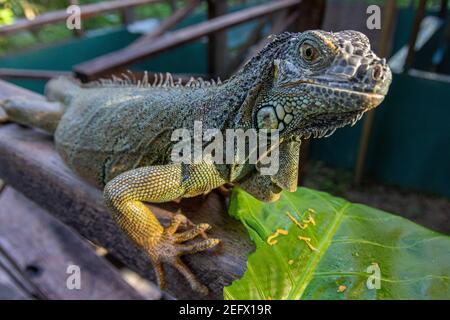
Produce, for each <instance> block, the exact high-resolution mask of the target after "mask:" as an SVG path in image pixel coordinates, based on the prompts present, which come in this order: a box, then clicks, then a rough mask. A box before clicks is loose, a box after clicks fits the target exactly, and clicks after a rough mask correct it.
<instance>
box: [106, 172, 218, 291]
mask: <svg viewBox="0 0 450 320" xmlns="http://www.w3.org/2000/svg"><path fill="white" fill-rule="evenodd" d="M194 174H195V172H194ZM192 177H194V178H195V176H194V175H192V176H189V178H192ZM191 183H193V182H192V181H187V179H186V173H185V172H184V174H183V168H182V166H181V165H180V164H170V165H160V166H152V167H145V168H139V169H135V170H131V171H128V172H125V173H123V174H121V175H119V176H117V177H116V178H114V179H113V180H111V181H110V182H109V183H108V184H107V185H106V186H105V190H104V197H105V200H106V203H107V205H108V206H109V208H110V209H111V210H112V212H113V216H114V218H115V220H116V221H117V223H118V224H119V226H120V227H121V228H122V229H123V230H124V231H125V233H126V234H127V235H128V236H129V237H130V238H131V239H132V240H133V241H134V242H136V243H137V244H138V245H139V246H141V247H143V248H144V249H145V250H146V251H147V253H148V254H149V257H150V259H151V261H152V265H153V266H154V269H155V272H156V276H157V279H158V282H159V285H160V286H161V287H164V285H165V279H164V272H163V268H162V263H168V264H170V265H172V266H173V267H175V268H176V269H177V270H178V271H179V272H181V273H182V274H183V275H184V276H185V278H186V279H187V280H188V281H189V284H190V285H191V287H192V288H193V289H194V290H196V291H198V292H200V293H203V294H206V293H207V289H206V287H204V286H203V285H202V284H200V283H199V282H198V281H197V280H196V279H195V276H194V275H193V274H192V273H191V272H190V271H189V270H188V269H187V267H186V266H184V265H183V264H182V263H181V260H180V259H179V257H180V256H181V255H184V254H189V253H195V252H198V251H203V250H206V249H209V248H212V247H214V246H216V245H217V244H218V243H219V240H218V239H206V240H201V241H198V242H196V243H193V244H189V245H185V244H183V243H182V242H184V241H187V240H191V239H193V238H195V237H196V236H197V235H199V234H202V233H203V232H204V231H206V230H207V229H209V228H210V226H209V225H208V224H199V225H194V226H193V227H192V229H190V230H187V231H184V232H181V233H177V230H178V228H179V226H180V225H188V226H191V225H192V223H190V221H189V220H188V219H187V218H186V217H185V216H184V215H182V214H179V213H178V214H176V215H175V216H174V217H173V218H172V221H171V223H170V225H169V226H168V227H167V228H164V227H163V226H162V225H161V224H160V223H159V221H158V219H156V217H155V216H154V214H153V213H152V212H151V211H150V209H149V208H148V207H147V206H145V205H144V203H143V202H164V201H170V200H172V199H176V198H179V197H182V196H183V195H184V194H185V193H187V192H189V191H190V190H192V189H193V188H192V187H190V184H191ZM194 187H197V185H194Z"/></svg>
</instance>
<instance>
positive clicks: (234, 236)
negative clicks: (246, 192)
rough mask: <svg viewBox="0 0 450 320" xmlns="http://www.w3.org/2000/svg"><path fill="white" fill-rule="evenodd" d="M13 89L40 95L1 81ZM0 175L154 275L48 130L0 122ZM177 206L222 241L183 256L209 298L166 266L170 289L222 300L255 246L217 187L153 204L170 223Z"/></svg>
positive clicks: (1, 93)
mask: <svg viewBox="0 0 450 320" xmlns="http://www.w3.org/2000/svg"><path fill="white" fill-rule="evenodd" d="M11 93H12V94H15V95H21V96H22V97H27V96H28V95H30V96H32V97H34V96H36V95H37V94H33V93H31V94H30V92H29V91H27V90H25V89H20V88H18V87H16V86H13V85H11V84H5V83H4V82H3V81H0V99H4V98H7V97H10V96H11V95H12V94H11ZM37 96H39V95H37ZM40 99H42V97H40ZM44 104H45V102H43V105H44ZM0 178H1V179H4V180H5V181H6V183H7V184H9V185H11V186H12V187H14V188H15V189H16V190H18V191H20V192H21V193H23V194H24V195H25V196H27V197H28V198H30V199H31V200H33V201H34V202H36V203H37V204H39V205H40V206H41V207H42V208H44V209H45V210H47V211H48V212H50V213H51V214H53V215H54V216H55V217H57V218H58V219H59V220H60V221H62V222H64V223H66V224H67V225H69V226H71V227H72V228H74V229H75V230H77V231H78V232H79V233H80V234H81V235H82V236H84V237H85V238H87V239H89V240H91V241H92V242H94V243H96V244H98V245H100V246H102V247H104V248H106V249H107V250H108V251H109V252H110V253H111V254H112V255H113V256H115V257H117V258H118V259H120V260H121V261H122V262H124V263H125V264H126V265H127V266H128V267H129V268H130V269H132V270H135V271H137V272H138V273H139V274H140V275H142V276H143V277H145V278H147V279H150V280H154V273H153V270H152V268H151V266H150V261H149V259H148V257H147V255H146V254H145V252H144V251H143V250H141V249H140V248H138V247H137V246H135V245H134V244H133V243H132V242H131V241H130V240H129V239H128V238H127V237H126V236H125V235H124V234H123V232H122V231H121V230H120V229H119V228H118V226H117V225H116V223H115V222H114V221H113V220H112V218H111V215H110V214H109V213H108V211H107V209H106V208H105V205H104V203H103V198H102V194H101V192H100V191H99V190H97V189H96V188H94V187H92V186H90V185H88V184H86V183H85V182H84V181H82V180H81V179H80V178H78V177H77V176H75V174H74V173H72V172H71V171H70V169H69V168H67V167H66V165H65V164H64V163H63V162H62V160H61V159H60V157H59V156H58V155H57V154H56V152H55V150H54V147H53V143H52V138H51V137H49V136H48V135H46V134H44V133H40V132H37V131H36V130H32V129H27V128H22V127H19V126H17V125H15V124H7V125H0ZM179 206H180V207H181V209H182V211H183V212H184V213H185V214H186V215H187V216H188V217H189V218H190V219H191V220H192V221H193V222H194V223H201V222H206V223H209V224H211V225H212V226H213V228H212V230H211V232H209V234H210V235H211V237H216V238H219V239H221V240H222V242H221V244H220V245H219V246H218V247H217V248H215V249H212V250H209V251H208V252H201V253H198V254H194V255H188V256H185V257H183V259H184V261H185V262H186V264H187V265H188V266H189V267H190V268H191V270H192V271H193V272H194V273H195V274H196V275H197V276H198V278H199V279H200V281H201V282H202V283H204V284H206V285H207V286H208V287H209V288H210V294H209V295H208V296H207V297H202V296H199V295H197V294H195V293H194V292H193V291H192V290H191V289H190V287H189V286H188V285H187V283H186V281H185V279H184V278H183V277H182V276H181V275H180V274H179V273H178V272H176V271H174V270H172V268H170V267H167V266H166V270H167V279H168V288H167V291H168V292H169V293H170V294H172V295H173V296H174V297H176V298H191V299H192V298H195V299H201V298H211V299H221V298H223V287H224V286H225V285H228V284H230V283H231V282H232V281H233V280H236V279H237V278H239V277H240V276H241V275H242V274H243V272H244V271H245V267H246V256H247V254H248V253H249V252H250V251H252V250H253V245H252V243H251V242H250V240H249V238H248V235H247V233H246V231H245V229H244V228H243V226H242V225H241V224H240V223H239V222H238V221H236V220H234V219H232V218H231V217H229V216H228V214H227V212H226V211H227V210H226V204H225V199H224V198H223V197H222V196H220V195H218V194H217V193H216V192H211V193H210V194H209V195H208V196H205V197H197V198H194V199H186V200H183V201H182V202H181V204H180V205H176V204H174V203H167V204H163V205H161V206H158V207H157V206H154V205H151V206H150V207H151V209H152V210H153V212H154V213H155V214H156V215H157V217H158V218H159V219H161V220H162V221H163V223H167V221H168V219H169V218H170V217H171V216H172V214H173V213H174V212H176V210H177V209H178V207H179Z"/></svg>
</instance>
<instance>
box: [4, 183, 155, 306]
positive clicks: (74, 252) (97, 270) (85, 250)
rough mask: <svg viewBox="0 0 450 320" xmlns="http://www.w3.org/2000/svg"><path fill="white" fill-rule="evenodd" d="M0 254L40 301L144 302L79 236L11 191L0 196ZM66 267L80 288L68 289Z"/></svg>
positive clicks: (23, 197)
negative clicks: (75, 272)
mask: <svg viewBox="0 0 450 320" xmlns="http://www.w3.org/2000/svg"><path fill="white" fill-rule="evenodd" d="M0 251H1V252H3V255H5V254H6V255H7V256H8V257H9V258H10V260H12V261H14V264H15V265H16V267H17V269H18V270H17V271H18V273H20V274H21V275H23V276H24V277H26V279H27V281H28V282H29V284H30V285H31V287H32V288H33V291H34V292H33V294H34V296H38V297H39V298H44V299H58V300H59V299H63V300H67V299H83V300H84V299H95V300H103V299H108V300H110V299H113V300H115V299H121V300H122V299H142V296H141V295H139V294H138V293H137V292H136V291H135V290H134V289H133V288H131V287H130V286H129V285H128V284H127V283H126V282H125V281H124V279H123V278H122V276H121V275H120V273H119V272H118V271H117V270H116V269H115V268H114V267H113V266H112V265H111V264H110V263H109V262H107V261H106V260H105V259H104V258H102V257H99V256H97V255H96V254H95V252H94V251H93V249H92V248H91V246H89V245H88V244H87V243H85V242H84V241H83V240H82V239H81V238H80V236H78V235H77V234H76V233H75V232H74V231H72V230H70V229H69V228H68V227H66V226H65V225H64V224H62V223H61V222H59V221H58V220H57V219H56V218H54V217H52V216H50V215H49V214H48V213H47V212H45V211H44V210H43V209H41V208H40V207H39V206H37V205H36V204H34V203H33V202H31V201H30V200H28V199H27V198H26V197H25V196H23V195H22V194H20V193H18V192H17V191H15V190H13V189H12V188H10V187H7V188H6V190H5V191H4V192H3V193H2V194H1V195H0ZM70 266H72V267H73V266H75V267H78V268H79V271H80V288H79V289H76V288H73V287H72V288H70V287H68V286H67V280H68V277H69V276H70V274H71V272H73V271H70V269H69V268H70ZM68 271H69V272H68ZM69 282H70V281H69ZM36 292H37V293H36ZM160 297H161V294H160V293H159V292H158V291H157V290H156V291H155V294H154V295H153V297H152V298H153V299H159V298H160Z"/></svg>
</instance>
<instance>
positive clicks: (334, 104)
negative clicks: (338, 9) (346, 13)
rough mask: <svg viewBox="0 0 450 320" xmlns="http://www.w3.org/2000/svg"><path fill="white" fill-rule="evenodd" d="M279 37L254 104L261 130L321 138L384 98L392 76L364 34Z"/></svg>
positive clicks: (347, 32)
mask: <svg viewBox="0 0 450 320" xmlns="http://www.w3.org/2000/svg"><path fill="white" fill-rule="evenodd" d="M279 37H280V38H279V39H282V41H280V40H278V43H277V44H276V47H277V48H276V51H275V54H274V55H273V57H272V58H273V59H272V68H271V71H270V72H268V73H267V74H266V77H268V78H269V79H266V80H268V81H266V84H265V85H264V86H263V87H262V89H261V91H260V92H259V93H258V98H257V99H256V105H255V106H254V107H253V112H252V113H253V117H252V118H253V121H254V124H255V126H256V127H257V128H259V129H276V128H278V129H279V130H280V135H281V136H300V137H305V138H309V137H310V136H313V137H322V136H325V135H330V134H332V133H333V132H334V131H335V130H336V129H337V128H339V127H343V126H345V125H347V124H353V123H355V122H356V121H357V120H359V119H360V118H361V116H362V114H363V113H364V112H365V111H367V110H370V109H372V108H374V107H376V106H378V105H379V104H380V103H381V102H382V101H383V99H384V96H385V95H386V93H387V91H388V88H389V85H390V83H391V79H392V74H391V71H390V69H389V67H388V65H387V64H386V60H385V59H380V58H379V57H377V56H376V55H375V54H374V53H373V51H372V50H371V48H370V43H369V40H368V38H367V37H366V36H365V35H364V34H362V33H360V32H356V31H342V32H337V33H331V32H325V31H319V30H314V31H307V32H303V33H290V34H283V35H282V36H279ZM274 42H277V41H274ZM269 46H270V45H269ZM272 46H273V44H272ZM273 52H274V51H272V53H273ZM267 83H268V84H267Z"/></svg>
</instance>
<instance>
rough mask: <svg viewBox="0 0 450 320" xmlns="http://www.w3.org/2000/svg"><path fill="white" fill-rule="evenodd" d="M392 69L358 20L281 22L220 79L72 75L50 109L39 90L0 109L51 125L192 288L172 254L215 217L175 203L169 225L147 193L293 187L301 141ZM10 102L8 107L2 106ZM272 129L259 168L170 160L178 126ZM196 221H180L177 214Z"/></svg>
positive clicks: (258, 192) (363, 104)
mask: <svg viewBox="0 0 450 320" xmlns="http://www.w3.org/2000/svg"><path fill="white" fill-rule="evenodd" d="M390 82H391V72H390V70H389V67H388V66H387V65H386V63H385V60H384V59H379V58H378V57H377V56H376V55H375V54H374V53H373V52H372V51H371V50H370V44H369V41H368V39H367V37H365V36H364V35H363V34H361V33H358V32H355V31H343V32H338V33H328V32H324V31H319V30H316V31H308V32H304V33H283V34H281V35H279V36H276V37H274V38H273V39H272V41H271V43H270V44H268V45H267V46H266V47H265V48H264V49H263V50H262V51H261V52H260V53H259V54H258V55H256V56H255V57H254V58H252V59H251V60H250V61H249V62H248V63H247V64H246V65H245V66H244V67H243V69H242V70H240V71H239V72H238V73H237V74H236V75H235V76H233V77H232V78H230V79H229V80H227V81H226V82H224V83H219V84H216V83H205V82H203V81H202V80H196V81H192V82H190V83H189V84H188V85H186V86H182V85H180V84H174V83H173V81H172V79H171V77H170V76H167V77H166V78H163V77H161V79H160V82H159V83H156V84H153V85H149V84H148V83H147V80H146V77H144V79H142V80H141V81H139V82H136V81H131V80H127V79H126V78H122V79H113V80H110V81H101V82H100V83H94V84H90V85H87V86H80V85H78V84H77V83H75V82H72V81H70V80H68V79H61V78H60V79H55V80H52V81H50V82H49V83H48V85H47V90H46V95H47V98H48V99H49V100H50V101H54V104H53V106H54V107H55V111H54V112H44V111H43V110H42V109H41V108H40V107H39V102H33V101H24V100H21V99H11V100H8V101H4V102H3V104H2V106H3V112H2V110H1V108H0V121H1V119H3V121H4V120H6V119H7V118H8V119H9V120H12V121H15V122H18V123H21V124H24V125H29V126H33V127H39V128H41V129H44V130H47V131H48V132H50V133H52V134H54V136H55V144H56V149H57V150H58V152H59V154H60V155H61V157H62V158H63V159H64V161H65V162H66V163H67V164H68V165H69V166H70V167H71V168H72V169H73V170H74V171H75V172H76V173H77V174H79V175H80V176H82V177H84V178H85V179H86V180H88V181H90V182H91V183H93V184H95V185H96V186H98V187H99V188H102V189H104V197H105V201H106V203H107V205H108V207H109V208H110V209H111V212H112V213H113V216H114V218H115V220H116V221H117V223H118V224H119V225H120V226H121V228H122V229H123V230H124V231H125V233H126V234H128V236H129V237H130V238H131V239H132V240H133V241H134V242H135V243H137V244H138V245H139V246H141V247H143V248H144V249H145V250H146V251H147V252H148V254H149V256H150V258H151V261H152V264H153V266H154V268H155V270H156V274H157V277H158V280H159V283H160V285H161V286H163V285H164V274H163V270H162V267H161V263H163V262H165V263H169V264H171V265H172V266H174V267H175V268H177V269H178V270H179V271H180V272H181V273H182V274H183V275H184V276H185V277H186V279H187V280H188V281H189V283H190V284H191V286H192V288H193V289H194V290H197V291H199V292H202V293H206V292H207V288H206V287H204V286H203V285H201V284H200V283H199V282H198V281H197V280H195V277H194V276H193V275H192V273H191V272H190V271H189V270H188V269H187V267H186V266H185V265H184V264H183V263H182V262H181V260H180V259H179V256H180V255H182V254H186V253H193V252H197V251H201V250H205V249H207V248H211V247H214V246H215V245H216V244H217V243H218V242H219V240H218V239H203V240H201V241H198V242H196V243H194V244H189V245H188V244H183V242H185V241H187V240H191V239H193V238H195V237H196V236H198V235H200V234H203V233H204V232H205V231H206V230H208V229H209V228H210V226H209V225H207V224H199V225H192V224H190V222H189V221H188V220H187V219H186V218H185V217H184V216H183V215H181V214H177V215H175V216H174V218H173V219H172V222H171V224H170V226H169V227H167V228H164V227H163V226H162V225H161V224H160V223H159V221H158V220H157V219H156V218H155V216H154V215H153V214H152V212H151V211H150V210H149V209H148V208H147V207H146V206H145V205H144V204H143V202H166V201H172V200H175V199H178V198H182V197H193V196H196V195H200V194H203V193H207V192H209V191H210V190H212V189H214V188H217V187H220V186H223V185H224V184H226V183H233V184H238V185H240V186H241V187H242V188H244V189H245V190H247V191H248V192H249V193H251V194H252V195H254V196H255V197H257V198H258V199H261V200H263V201H275V200H276V199H278V197H279V194H280V192H281V191H282V190H283V189H285V190H288V191H295V189H296V182H297V174H298V159H299V153H300V141H301V139H302V138H309V137H311V136H312V137H322V136H325V135H330V134H332V133H333V132H334V130H336V129H337V128H339V127H342V126H345V125H347V124H351V123H354V122H356V121H357V120H358V119H360V117H361V116H362V114H363V113H364V112H365V111H367V110H369V109H372V108H374V107H376V106H377V105H379V104H380V103H381V102H382V100H383V99H384V96H385V95H386V93H387V90H388V87H389V84H390ZM5 113H6V116H5ZM195 120H198V121H202V122H203V128H204V129H208V128H216V129H219V130H221V131H222V132H223V131H224V130H225V129H238V128H240V129H244V130H245V129H250V128H254V129H279V133H280V146H279V150H280V151H279V154H280V159H279V161H280V166H279V167H280V170H279V171H278V172H277V173H276V174H274V175H272V176H264V175H261V174H260V171H259V169H258V167H257V166H255V165H252V164H250V163H245V164H243V165H239V164H226V165H218V164H207V163H194V164H189V165H187V164H180V163H172V162H171V160H170V155H171V150H172V147H173V145H174V143H175V142H172V141H171V140H170V137H171V134H172V132H173V130H174V129H178V128H185V129H188V130H190V131H193V127H194V121H195ZM183 224H184V225H188V224H190V225H191V226H192V228H191V229H189V230H187V231H185V232H177V229H178V227H179V226H180V225H183Z"/></svg>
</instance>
